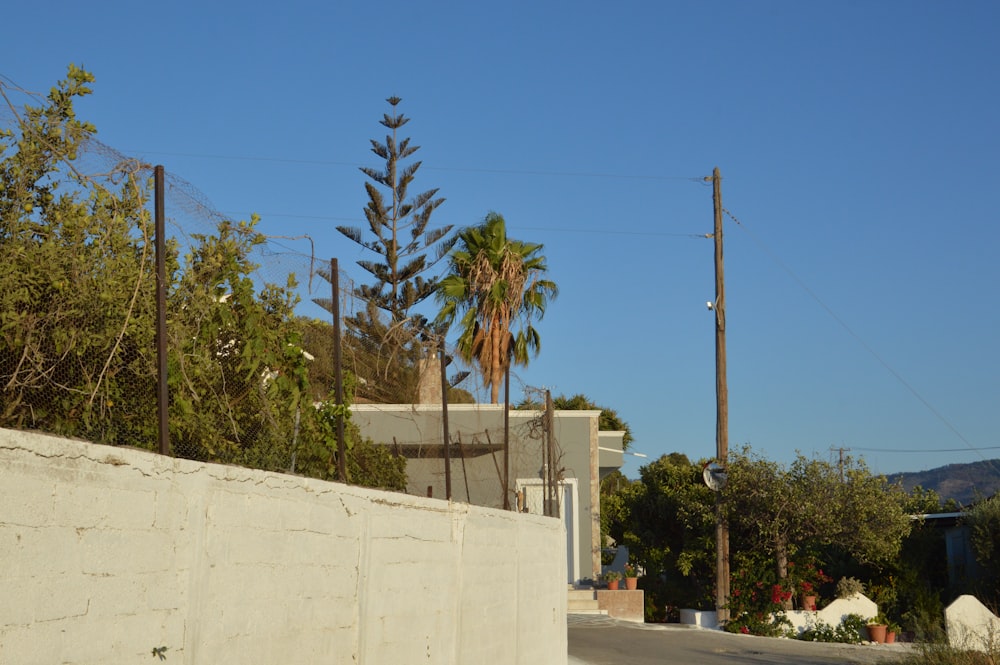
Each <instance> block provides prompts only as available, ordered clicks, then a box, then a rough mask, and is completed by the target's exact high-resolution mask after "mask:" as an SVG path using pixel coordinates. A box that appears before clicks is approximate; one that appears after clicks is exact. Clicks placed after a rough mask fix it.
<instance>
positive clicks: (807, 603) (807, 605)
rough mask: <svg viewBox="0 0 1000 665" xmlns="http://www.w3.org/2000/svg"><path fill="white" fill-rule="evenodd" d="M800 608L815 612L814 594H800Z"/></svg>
mask: <svg viewBox="0 0 1000 665" xmlns="http://www.w3.org/2000/svg"><path fill="white" fill-rule="evenodd" d="M802 609H804V610H806V611H809V612H815V611H816V594H812V593H810V594H803V595H802Z"/></svg>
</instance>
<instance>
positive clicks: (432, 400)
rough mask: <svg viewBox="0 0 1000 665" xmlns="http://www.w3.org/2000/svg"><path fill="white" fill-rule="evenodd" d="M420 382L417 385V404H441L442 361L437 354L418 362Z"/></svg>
mask: <svg viewBox="0 0 1000 665" xmlns="http://www.w3.org/2000/svg"><path fill="white" fill-rule="evenodd" d="M417 370H418V371H419V372H420V382H419V383H418V385H417V404H440V403H441V360H440V358H439V357H438V354H437V353H433V354H431V355H430V357H428V358H421V359H420V360H419V361H417Z"/></svg>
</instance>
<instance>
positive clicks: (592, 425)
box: [351, 404, 621, 578]
mask: <svg viewBox="0 0 1000 665" xmlns="http://www.w3.org/2000/svg"><path fill="white" fill-rule="evenodd" d="M351 413H352V416H351V420H352V421H353V422H354V423H355V424H356V425H357V426H358V427H359V429H360V430H361V434H362V435H363V436H365V437H370V438H371V439H372V440H373V441H375V442H376V443H382V444H387V445H392V444H393V442H394V441H395V442H396V443H398V444H400V445H434V446H437V445H440V444H441V442H442V440H443V438H444V432H443V429H444V427H443V424H442V413H441V406H440V405H439V404H353V405H351ZM542 415H543V412H542V411H528V410H516V409H515V410H511V411H510V415H509V418H510V452H509V455H510V487H511V490H512V491H513V488H514V486H515V483H516V481H517V480H518V479H519V478H538V477H539V470H540V469H541V463H542V438H541V434H540V432H539V431H538V430H537V428H536V427H534V426H533V421H537V420H538V419H540V418H541V417H542ZM600 415H601V412H600V411H596V410H591V411H561V410H557V411H556V412H555V419H554V420H555V439H556V443H557V447H558V450H559V454H560V458H559V466H560V467H561V468H563V473H564V475H565V477H567V478H576V479H578V481H579V492H578V495H577V497H578V499H579V505H578V509H579V515H580V524H579V525H578V528H577V540H578V548H579V550H580V552H581V553H582V555H583V557H584V560H582V561H581V569H580V572H581V575H582V576H583V577H589V578H593V577H595V576H596V575H597V574H598V573H600V570H601V552H600V548H601V514H600V510H601V502H600V479H599V475H598V473H599V457H598V453H599V451H598V424H599V418H600ZM503 417H504V407H503V405H502V404H452V405H450V406H449V407H448V429H449V431H450V433H451V439H452V441H453V442H456V445H454V446H453V447H452V450H451V455H452V463H451V474H452V498H454V499H455V500H456V501H466V500H467V501H468V502H469V503H472V504H475V505H479V506H490V507H494V508H499V507H501V506H503V481H502V471H501V469H502V466H503V454H502V452H496V453H495V454H494V455H480V456H475V448H476V446H477V445H480V444H486V443H487V442H488V441H492V443H494V444H502V443H503ZM486 432H489V433H490V435H489V437H487V436H486ZM459 441H461V446H459V445H457V442H459ZM463 451H464V453H463ZM463 454H464V455H465V457H466V459H464V460H463V459H462V456H463ZM620 457H621V456H620V455H619V458H620ZM406 474H407V478H408V487H407V489H408V491H409V492H410V493H412V494H417V495H421V496H423V495H426V493H427V487H428V486H431V488H432V491H433V495H434V496H437V497H441V496H445V477H444V461H443V460H442V459H440V458H432V459H410V460H407V466H406ZM510 499H511V501H512V502H513V501H514V500H515V498H514V497H513V496H512V497H511V498H510Z"/></svg>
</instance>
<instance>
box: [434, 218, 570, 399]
mask: <svg viewBox="0 0 1000 665" xmlns="http://www.w3.org/2000/svg"><path fill="white" fill-rule="evenodd" d="M541 250H542V245H541V244H534V243H527V242H522V241H520V240H514V239H512V238H508V237H507V228H506V224H505V222H504V219H503V216H501V215H499V214H498V213H495V212H491V213H490V214H488V215H487V216H486V218H485V219H484V220H483V222H482V224H480V225H478V226H473V227H469V228H466V229H463V230H462V231H460V232H459V234H458V243H457V245H456V246H455V249H453V250H452V252H451V254H450V255H449V261H448V268H449V272H448V274H447V275H446V276H445V278H444V279H442V280H441V282H440V284H439V286H438V291H437V300H438V302H440V303H441V304H442V307H441V311H440V313H439V314H438V316H437V322H438V323H444V324H447V325H450V324H451V323H452V322H453V321H454V320H455V317H456V316H459V315H461V334H460V335H459V338H458V352H459V355H461V356H462V358H463V359H464V360H465V361H466V362H471V361H473V360H475V362H476V364H478V365H479V367H480V369H481V370H482V372H483V385H484V386H489V387H490V400H491V402H492V403H493V404H496V403H497V402H498V397H499V393H500V385H501V383H502V380H503V375H504V372H505V371H506V370H507V368H508V366H509V365H510V363H511V361H513V362H514V364H516V365H522V366H524V365H527V364H528V356H529V354H531V355H538V351H539V350H540V349H541V336H540V335H539V334H538V331H537V330H536V329H535V328H534V326H533V325H532V320H533V319H534V318H536V317H537V318H538V319H541V318H542V316H543V315H544V314H545V307H546V305H547V304H548V302H549V301H550V300H553V299H555V297H556V296H557V295H558V294H559V289H558V287H557V286H556V284H555V282H552V281H550V280H547V279H544V276H545V274H546V272H547V271H548V267H547V266H546V264H545V257H544V256H542V255H541V253H540V252H541ZM518 324H520V326H519V327H518V329H517V331H516V332H514V331H512V328H513V327H515V326H518Z"/></svg>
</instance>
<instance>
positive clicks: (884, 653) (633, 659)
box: [567, 614, 911, 665]
mask: <svg viewBox="0 0 1000 665" xmlns="http://www.w3.org/2000/svg"><path fill="white" fill-rule="evenodd" d="M567 623H568V624H569V665H654V664H655V665H663V664H664V663H678V664H683V665H733V664H735V663H754V664H763V663H768V664H770V665H874V664H875V663H893V662H896V661H898V660H899V659H901V658H903V657H904V656H905V655H906V654H908V653H910V649H911V645H909V644H893V645H873V644H870V645H854V644H827V643H820V642H803V641H800V640H789V639H780V638H770V637H754V636H751V635H734V634H732V633H726V632H723V631H718V630H706V629H702V628H694V627H687V626H681V625H679V624H640V623H633V622H629V621H619V620H616V619H610V618H608V617H606V616H597V615H579V614H571V615H569V617H568V621H567Z"/></svg>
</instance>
